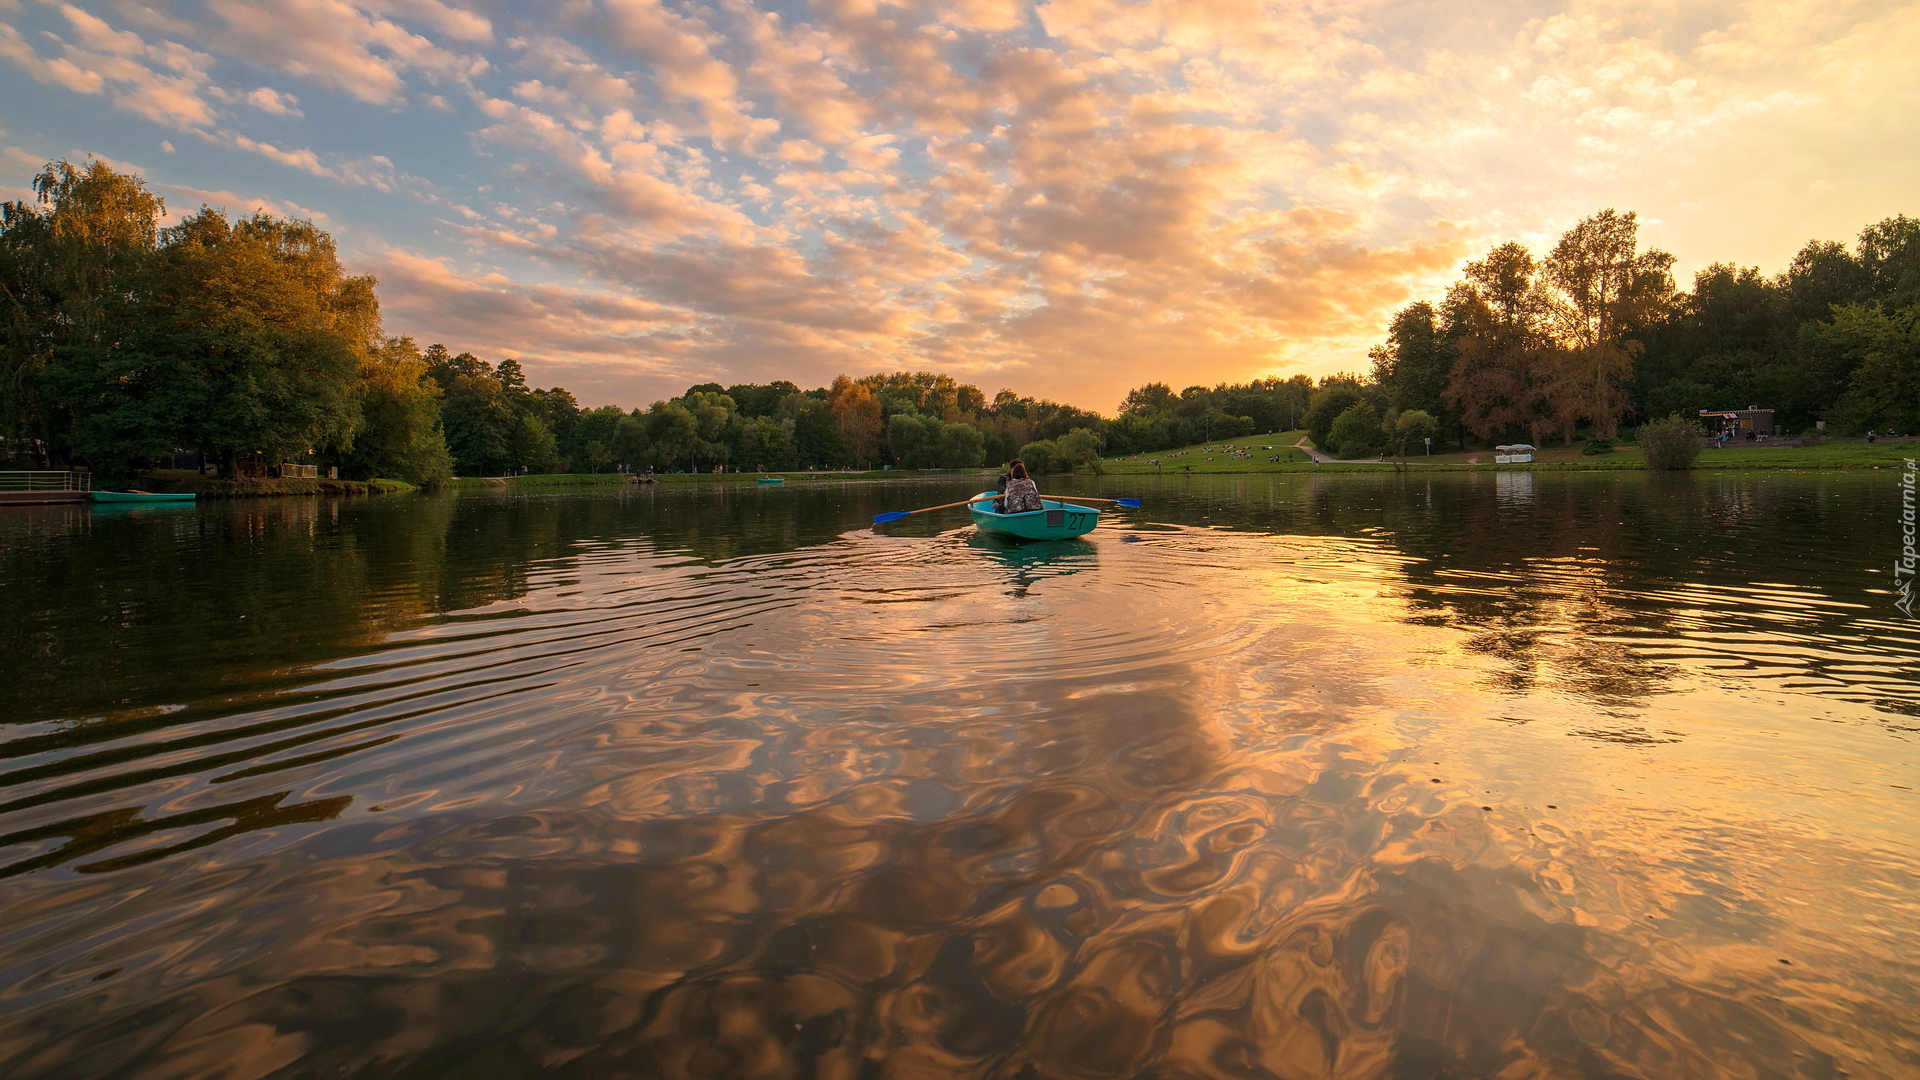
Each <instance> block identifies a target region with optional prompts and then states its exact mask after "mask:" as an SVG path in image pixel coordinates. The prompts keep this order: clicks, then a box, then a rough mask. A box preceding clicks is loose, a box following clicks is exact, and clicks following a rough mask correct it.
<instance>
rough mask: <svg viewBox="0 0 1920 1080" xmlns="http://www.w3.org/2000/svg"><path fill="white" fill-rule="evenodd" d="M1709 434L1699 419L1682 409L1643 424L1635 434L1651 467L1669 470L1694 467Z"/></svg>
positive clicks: (1648, 465)
mask: <svg viewBox="0 0 1920 1080" xmlns="http://www.w3.org/2000/svg"><path fill="white" fill-rule="evenodd" d="M1706 437H1707V433H1706V431H1705V430H1703V429H1702V428H1701V427H1700V424H1699V422H1698V421H1696V420H1693V419H1690V418H1688V417H1684V416H1681V415H1679V414H1678V413H1676V414H1674V415H1672V416H1669V417H1667V418H1666V419H1664V420H1655V421H1653V422H1652V423H1650V424H1641V425H1640V429H1639V431H1638V432H1637V433H1636V434H1635V438H1636V440H1637V441H1638V442H1639V443H1640V453H1641V455H1642V456H1643V457H1644V458H1645V459H1646V464H1647V468H1649V469H1659V470H1665V471H1671V470H1675V469H1691V468H1693V459H1694V458H1697V457H1699V456H1700V450H1701V447H1702V446H1703V445H1704V443H1705V441H1706Z"/></svg>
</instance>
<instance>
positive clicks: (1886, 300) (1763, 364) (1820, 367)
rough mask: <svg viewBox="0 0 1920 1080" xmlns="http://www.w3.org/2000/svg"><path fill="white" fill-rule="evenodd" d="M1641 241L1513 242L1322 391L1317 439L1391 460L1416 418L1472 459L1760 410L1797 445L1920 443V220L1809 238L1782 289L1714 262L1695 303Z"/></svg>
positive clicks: (1593, 231) (1396, 327) (1401, 320)
mask: <svg viewBox="0 0 1920 1080" xmlns="http://www.w3.org/2000/svg"><path fill="white" fill-rule="evenodd" d="M1638 229H1639V225H1638V221H1637V219H1636V217H1635V215H1634V214H1633V213H1631V212H1629V213H1624V214H1622V213H1616V212H1615V211H1613V210H1603V211H1601V212H1600V213H1597V214H1595V215H1593V216H1591V217H1588V218H1586V219H1585V220H1583V221H1581V222H1579V223H1578V224H1577V225H1575V226H1574V227H1573V228H1572V229H1570V230H1568V231H1567V232H1566V233H1565V234H1564V235H1563V236H1562V237H1561V238H1560V240H1559V242H1558V243H1557V244H1555V245H1554V247H1553V249H1552V250H1551V251H1549V252H1547V253H1546V255H1545V256H1544V257H1540V258H1536V257H1535V256H1534V254H1533V253H1532V252H1530V251H1528V250H1527V248H1526V247H1525V246H1523V245H1521V244H1519V243H1516V242H1508V243H1505V244H1501V245H1499V246H1498V247H1495V248H1494V249H1493V250H1491V251H1489V252H1488V253H1487V254H1486V255H1485V256H1484V257H1482V258H1480V259H1478V260H1476V261H1474V262H1470V263H1468V264H1467V266H1466V268H1465V271H1464V272H1463V273H1462V275H1461V278H1460V280H1459V281H1457V282H1455V283H1454V284H1453V285H1451V286H1449V287H1448V289H1447V291H1446V294H1445V296H1444V298H1443V299H1441V300H1440V302H1439V303H1438V304H1435V303H1432V302H1429V301H1419V302H1415V303H1412V304H1409V305H1407V306H1406V307H1404V308H1402V309H1401V310H1400V311H1399V312H1397V313H1396V314H1395V315H1394V317H1393V319H1392V321H1391V323H1390V324H1389V327H1388V334H1387V340H1386V342H1385V343H1383V344H1382V345H1380V346H1378V347H1376V348H1375V349H1374V350H1373V351H1372V353H1371V360H1372V371H1371V373H1370V375H1371V378H1369V379H1365V380H1360V379H1354V380H1351V382H1352V385H1350V386H1348V387H1345V388H1344V389H1343V390H1340V389H1335V390H1329V391H1323V394H1325V395H1326V396H1325V397H1323V399H1322V400H1321V401H1320V402H1316V405H1317V406H1318V407H1320V409H1321V415H1320V416H1318V417H1316V418H1315V419H1317V420H1318V421H1320V422H1321V423H1322V424H1324V428H1323V430H1324V431H1325V432H1326V440H1325V441H1322V439H1321V438H1320V436H1319V435H1318V434H1315V436H1314V437H1315V441H1316V442H1319V443H1320V444H1321V445H1323V446H1326V445H1330V444H1332V445H1339V446H1342V447H1343V448H1344V449H1346V450H1352V451H1355V452H1356V453H1359V452H1368V451H1371V450H1378V449H1380V448H1381V447H1382V446H1384V445H1387V444H1389V443H1391V441H1392V435H1391V429H1392V427H1393V424H1392V422H1391V420H1392V418H1393V417H1395V416H1396V415H1400V416H1404V415H1405V414H1406V413H1408V412H1418V413H1421V414H1422V415H1424V416H1427V417H1431V418H1432V420H1433V422H1434V426H1435V427H1436V428H1438V429H1439V430H1442V431H1445V432H1448V433H1451V434H1452V435H1453V436H1454V438H1455V439H1456V441H1457V442H1458V443H1459V445H1460V446H1461V447H1462V448H1465V446H1466V445H1467V441H1468V438H1469V437H1470V436H1471V437H1472V438H1475V439H1479V440H1483V441H1489V442H1495V441H1514V442H1519V441H1526V442H1531V443H1534V444H1540V443H1543V442H1544V441H1545V440H1547V439H1549V438H1554V437H1558V438H1560V439H1562V440H1563V441H1565V442H1572V441H1573V439H1574V438H1576V437H1577V436H1579V435H1580V434H1582V433H1585V434H1586V435H1587V436H1588V437H1589V438H1593V439H1611V438H1612V437H1613V436H1614V435H1615V434H1616V433H1617V432H1618V431H1619V429H1620V427H1621V425H1622V424H1623V423H1626V422H1629V421H1646V420H1657V419H1660V418H1663V417H1669V416H1674V415H1678V416H1680V417H1682V418H1686V419H1692V418H1694V417H1697V416H1698V414H1699V413H1700V411H1702V410H1714V409H1743V408H1747V407H1749V406H1752V405H1758V406H1760V407H1761V408H1770V409H1773V410H1775V420H1776V422H1777V423H1778V424H1780V425H1781V426H1782V427H1784V428H1786V429H1788V430H1790V431H1796V432H1801V431H1807V430H1811V429H1813V428H1815V427H1816V426H1817V425H1819V424H1820V423H1823V422H1824V423H1825V424H1826V425H1827V427H1828V429H1829V430H1831V431H1833V432H1835V433H1838V434H1858V433H1861V432H1865V431H1869V430H1875V429H1877V430H1880V431H1883V432H1884V431H1889V430H1894V431H1901V432H1907V433H1912V432H1914V431H1915V430H1916V429H1920V220H1916V219H1914V218H1909V217H1906V216H1904V215H1899V216H1895V217H1890V218H1887V219H1885V220H1883V221H1880V222H1878V223H1876V224H1873V225H1870V226H1868V227H1866V228H1865V229H1863V230H1862V231H1861V233H1860V235H1859V238H1858V240H1857V242H1856V243H1855V245H1854V247H1853V248H1852V250H1849V249H1848V248H1847V246H1846V245H1845V244H1841V243H1836V242H1830V241H1818V240H1816V241H1810V242H1808V243H1807V244H1806V245H1805V246H1804V247H1802V248H1801V249H1800V252H1799V253H1798V254H1797V255H1795V256H1794V258H1793V261H1792V262H1791V263H1790V264H1789V265H1788V267H1787V269H1786V270H1784V271H1782V272H1780V273H1778V274H1774V275H1772V276H1768V275H1766V274H1764V273H1762V271H1761V270H1760V269H1759V268H1758V267H1742V266H1736V265H1733V264H1729V263H1714V264H1713V265H1711V266H1708V267H1707V268H1705V269H1703V270H1701V271H1699V272H1698V273H1696V274H1695V275H1694V277H1693V286H1692V288H1691V289H1690V290H1686V291H1681V290H1679V289H1677V288H1676V287H1675V285H1674V282H1673V279H1672V275H1671V270H1672V266H1673V261H1674V260H1673V256H1671V255H1669V254H1667V253H1666V252H1663V251H1659V250H1656V249H1644V250H1643V249H1642V248H1641V247H1640V245H1639V239H1638ZM1334 393H1344V394H1346V395H1349V396H1347V397H1346V398H1344V400H1343V401H1341V402H1338V403H1336V402H1331V401H1329V400H1328V399H1330V398H1331V397H1332V396H1333V394H1334ZM1335 404H1338V406H1339V408H1338V411H1335V409H1334V405H1335ZM1362 406H1365V407H1367V408H1371V409H1373V410H1374V411H1375V413H1376V416H1377V418H1378V422H1375V423H1372V424H1369V423H1366V422H1363V421H1366V420H1367V419H1369V418H1368V417H1366V416H1364V415H1363V414H1364V413H1365V411H1366V410H1365V409H1364V408H1362ZM1349 410H1359V412H1355V413H1352V414H1351V415H1350V414H1349ZM1343 417H1344V418H1347V419H1348V420H1349V422H1348V423H1347V425H1346V427H1345V428H1344V429H1343V430H1342V431H1340V432H1338V433H1336V432H1335V431H1334V427H1335V424H1336V423H1338V422H1339V421H1340V420H1341V419H1342V418H1343ZM1309 427H1310V428H1311V427H1313V424H1311V423H1310V424H1309Z"/></svg>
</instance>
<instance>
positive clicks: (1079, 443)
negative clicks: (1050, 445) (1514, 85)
mask: <svg viewBox="0 0 1920 1080" xmlns="http://www.w3.org/2000/svg"><path fill="white" fill-rule="evenodd" d="M1054 460H1055V462H1056V464H1057V466H1058V467H1059V468H1061V469H1062V470H1063V471H1072V470H1074V469H1077V468H1079V467H1081V466H1082V465H1084V466H1086V467H1087V468H1088V469H1089V470H1090V471H1092V472H1094V473H1096V474H1098V473H1100V472H1102V471H1103V470H1102V468H1101V465H1100V436H1098V435H1095V434H1094V433H1093V431H1092V429H1090V428H1074V429H1073V430H1072V431H1069V432H1067V433H1066V434H1065V435H1062V436H1060V437H1059V438H1058V439H1055V440H1054Z"/></svg>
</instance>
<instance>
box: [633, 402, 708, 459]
mask: <svg viewBox="0 0 1920 1080" xmlns="http://www.w3.org/2000/svg"><path fill="white" fill-rule="evenodd" d="M646 433H647V446H648V452H649V453H650V454H652V456H653V463H654V464H655V465H658V466H660V467H661V468H662V469H670V468H673V467H674V466H675V465H679V464H682V463H684V464H685V465H686V466H687V467H688V468H692V467H693V466H694V455H695V454H697V453H698V452H699V449H700V422H699V421H698V420H695V419H694V416H693V414H692V413H691V412H688V411H687V407H686V406H685V405H682V404H681V403H680V402H678V401H656V402H654V403H653V406H652V407H651V408H649V409H648V410H647V415H646Z"/></svg>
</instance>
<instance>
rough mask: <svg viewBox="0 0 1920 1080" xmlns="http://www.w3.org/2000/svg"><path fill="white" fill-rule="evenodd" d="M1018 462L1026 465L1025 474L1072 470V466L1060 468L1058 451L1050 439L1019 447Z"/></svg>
mask: <svg viewBox="0 0 1920 1080" xmlns="http://www.w3.org/2000/svg"><path fill="white" fill-rule="evenodd" d="M1020 460H1021V461H1024V462H1026V463H1027V472H1028V473H1030V474H1034V475H1038V474H1040V473H1051V472H1066V471H1068V469H1071V468H1072V466H1068V467H1067V468H1066V469H1063V468H1061V467H1060V450H1059V448H1058V447H1056V446H1055V445H1054V444H1053V440H1052V439H1041V440H1039V441H1038V442H1030V443H1028V444H1027V445H1025V446H1023V447H1021V448H1020Z"/></svg>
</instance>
